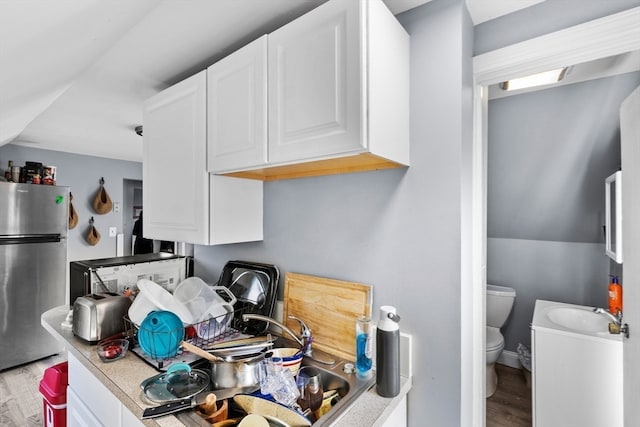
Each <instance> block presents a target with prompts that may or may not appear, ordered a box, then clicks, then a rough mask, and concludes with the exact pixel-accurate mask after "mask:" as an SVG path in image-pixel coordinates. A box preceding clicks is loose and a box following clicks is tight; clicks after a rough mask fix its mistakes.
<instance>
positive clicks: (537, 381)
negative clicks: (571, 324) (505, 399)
mask: <svg viewBox="0 0 640 427" xmlns="http://www.w3.org/2000/svg"><path fill="white" fill-rule="evenodd" d="M531 337H532V340H531V345H532V347H533V359H532V360H533V396H532V398H533V402H532V403H533V426H534V427H566V426H580V427H601V426H607V427H622V426H623V421H622V415H623V411H622V399H621V397H622V342H621V341H613V340H608V339H605V338H597V337H590V336H586V335H585V336H582V335H580V334H571V333H556V332H550V331H547V330H544V329H537V330H536V329H533V330H532V331H531Z"/></svg>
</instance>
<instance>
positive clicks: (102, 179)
mask: <svg viewBox="0 0 640 427" xmlns="http://www.w3.org/2000/svg"><path fill="white" fill-rule="evenodd" d="M100 185H104V177H101V178H100Z"/></svg>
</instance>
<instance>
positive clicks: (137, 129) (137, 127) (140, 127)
mask: <svg viewBox="0 0 640 427" xmlns="http://www.w3.org/2000/svg"><path fill="white" fill-rule="evenodd" d="M135 130H136V133H137V134H138V135H140V136H142V126H136V127H135Z"/></svg>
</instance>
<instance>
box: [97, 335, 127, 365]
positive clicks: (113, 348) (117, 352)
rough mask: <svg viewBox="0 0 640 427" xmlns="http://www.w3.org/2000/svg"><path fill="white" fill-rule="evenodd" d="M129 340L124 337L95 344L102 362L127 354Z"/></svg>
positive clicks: (111, 360) (120, 357)
mask: <svg viewBox="0 0 640 427" xmlns="http://www.w3.org/2000/svg"><path fill="white" fill-rule="evenodd" d="M128 348H129V341H128V340H125V339H110V340H105V341H100V342H99V343H98V345H97V346H96V351H97V352H98V356H99V357H100V360H102V361H103V362H113V361H114V360H118V359H122V358H123V357H124V356H125V355H126V354H127V349H128Z"/></svg>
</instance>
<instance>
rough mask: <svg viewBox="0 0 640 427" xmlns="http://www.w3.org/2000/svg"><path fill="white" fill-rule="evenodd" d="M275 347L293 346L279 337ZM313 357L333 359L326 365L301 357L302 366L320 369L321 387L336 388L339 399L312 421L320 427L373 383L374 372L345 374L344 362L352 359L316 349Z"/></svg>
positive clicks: (332, 420)
mask: <svg viewBox="0 0 640 427" xmlns="http://www.w3.org/2000/svg"><path fill="white" fill-rule="evenodd" d="M274 346H275V347H292V346H295V343H294V342H293V341H290V340H288V339H285V338H282V337H279V338H278V339H277V340H276V341H275V343H274ZM313 356H314V358H317V359H318V360H330V359H333V360H334V361H335V363H334V364H333V365H326V364H324V363H320V362H318V361H316V360H314V359H313V358H309V357H307V356H305V357H304V358H303V359H302V366H313V367H315V368H317V369H319V370H320V373H321V376H322V389H323V390H324V391H325V392H327V391H330V390H337V392H338V395H339V396H340V400H339V401H338V402H337V403H336V404H335V405H333V407H332V408H331V409H330V410H329V412H327V413H326V414H324V415H323V416H322V417H320V419H318V421H316V422H315V423H313V426H314V427H321V426H326V425H330V424H331V423H333V422H335V421H336V420H337V419H339V418H340V417H341V416H342V414H344V412H345V411H346V410H348V409H349V408H350V407H351V406H352V405H353V403H354V402H355V401H356V399H357V398H358V397H359V396H360V395H362V394H363V393H364V392H366V391H367V390H369V389H370V388H371V386H373V384H374V383H375V381H376V380H375V372H373V375H371V378H369V379H366V380H363V379H360V378H358V377H357V376H356V374H355V373H352V374H347V373H345V372H344V365H345V363H353V361H350V360H345V359H341V358H339V357H336V356H333V355H330V354H328V353H325V352H323V351H320V350H318V349H314V350H313Z"/></svg>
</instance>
